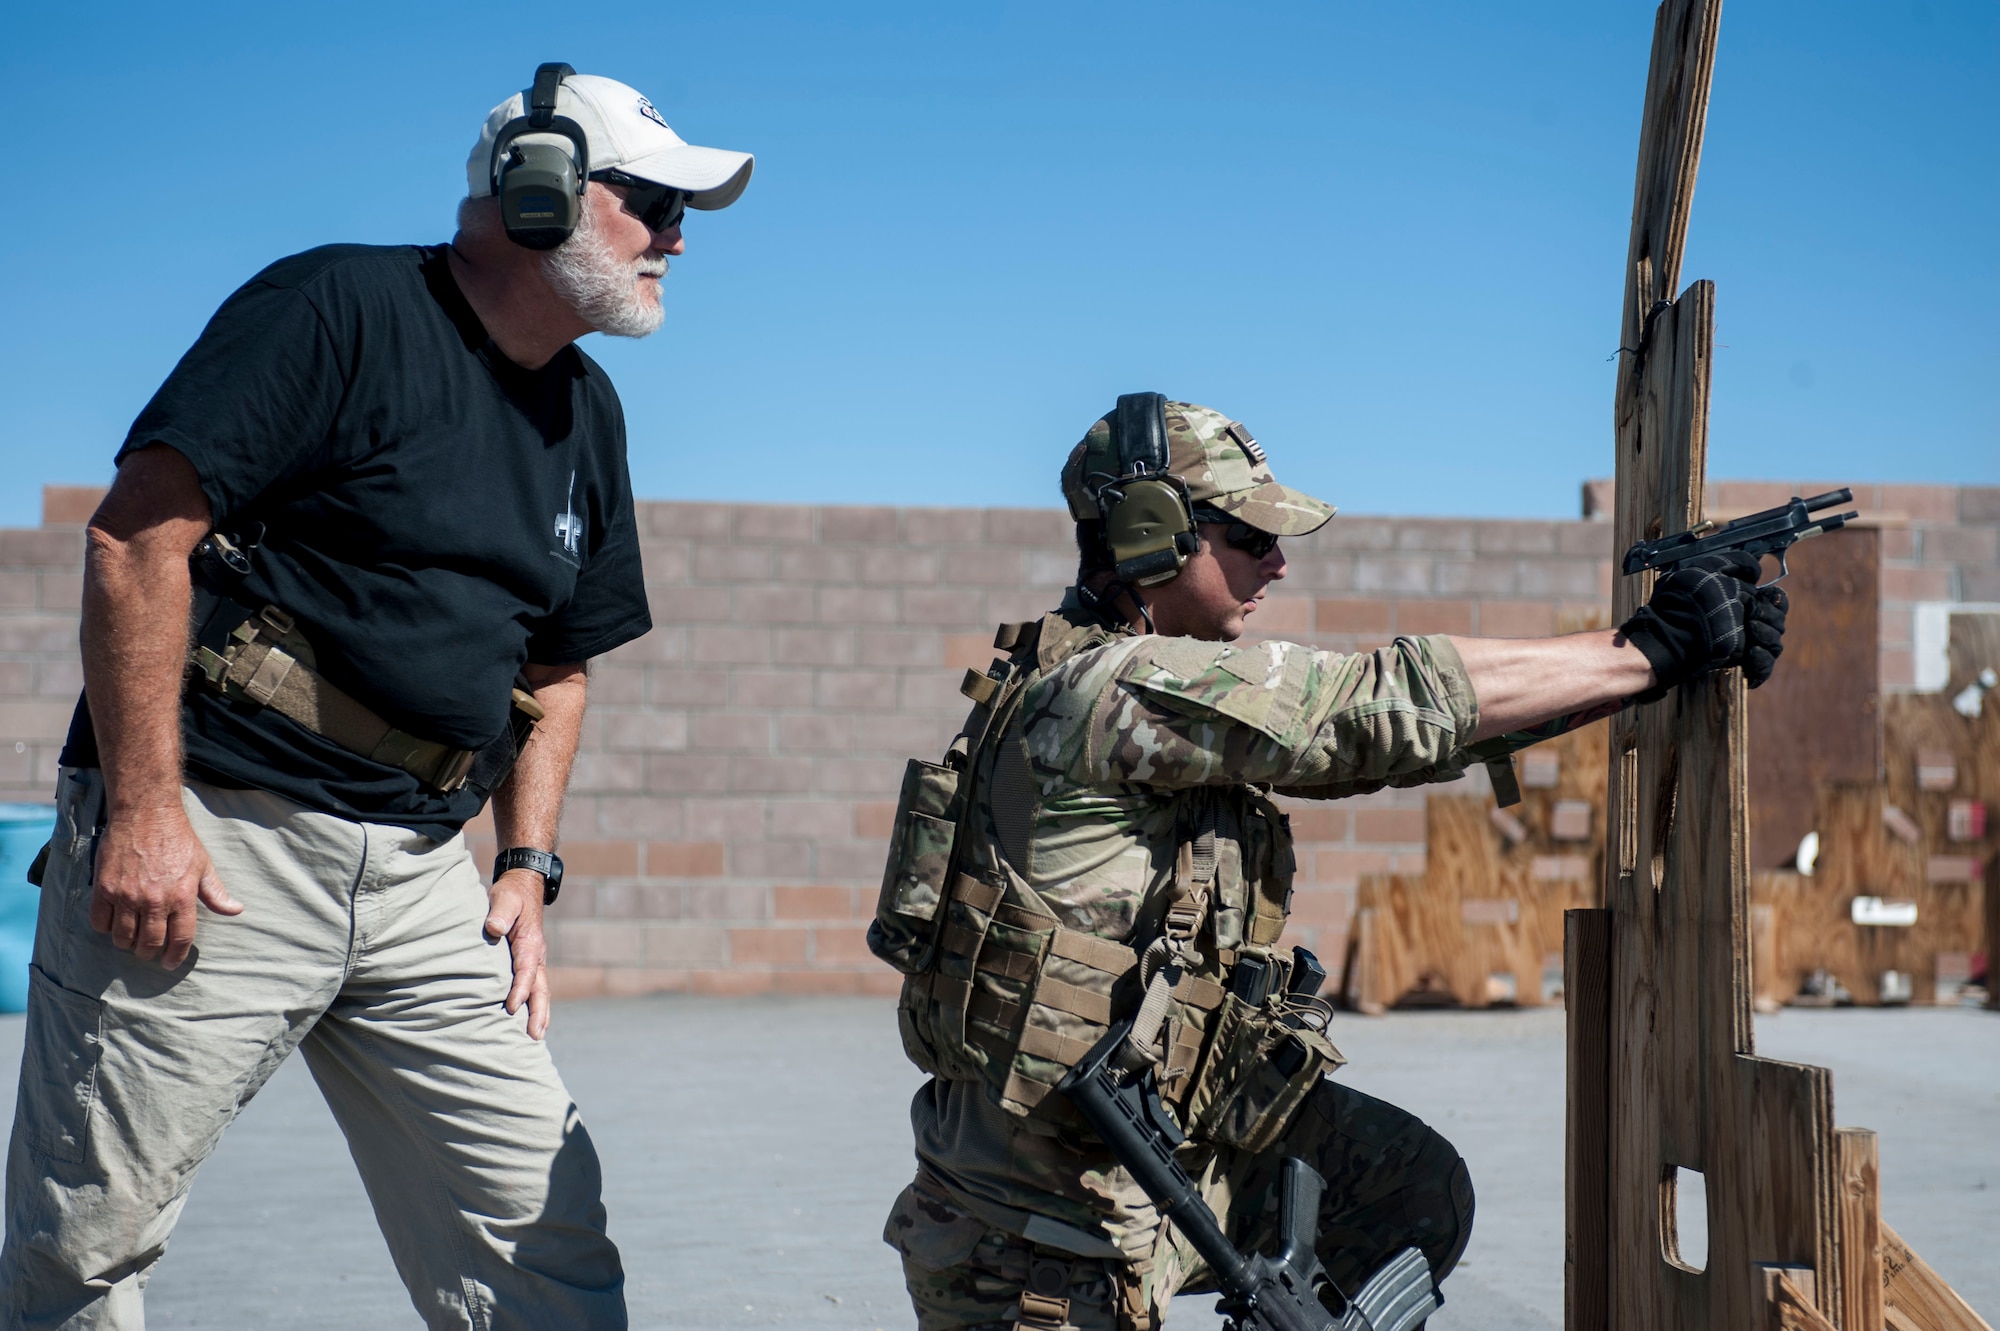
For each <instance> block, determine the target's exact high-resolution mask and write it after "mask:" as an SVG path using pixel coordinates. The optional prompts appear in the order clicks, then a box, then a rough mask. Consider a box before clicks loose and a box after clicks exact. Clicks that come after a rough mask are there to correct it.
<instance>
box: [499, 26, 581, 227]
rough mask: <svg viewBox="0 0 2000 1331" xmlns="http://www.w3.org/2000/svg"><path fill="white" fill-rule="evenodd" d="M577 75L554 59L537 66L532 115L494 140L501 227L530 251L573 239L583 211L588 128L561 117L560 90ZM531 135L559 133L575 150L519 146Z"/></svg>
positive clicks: (547, 145)
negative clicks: (572, 236)
mask: <svg viewBox="0 0 2000 1331" xmlns="http://www.w3.org/2000/svg"><path fill="white" fill-rule="evenodd" d="M574 73H576V71H575V70H573V69H571V68H570V67H569V66H568V65H565V64H561V63H558V62H553V61H552V62H550V63H548V64H545V65H543V66H541V67H540V68H538V69H537V70H536V71H535V82H534V86H533V87H531V88H529V89H528V91H527V102H528V114H526V115H524V116H517V117H515V118H514V119H512V120H510V121H508V122H507V124H506V125H505V126H504V127H503V128H502V129H501V131H500V133H499V134H498V135H496V136H495V137H494V139H493V156H492V158H491V159H490V161H489V163H488V167H487V174H488V177H489V178H490V179H491V181H492V191H493V194H494V195H495V196H496V197H498V198H499V200H500V225H501V226H503V227H505V228H506V230H507V239H509V240H511V241H513V242H514V243H515V244H516V245H523V246H526V247H527V248H528V249H531V250H552V249H554V248H555V247H556V246H558V245H560V244H562V243H563V242H564V241H565V240H568V239H569V237H570V233H571V232H573V231H575V230H576V224H577V221H578V220H579V218H580V217H581V216H582V213H583V192H584V190H585V189H587V188H588V187H589V184H590V141H589V140H588V139H586V138H585V137H584V133H583V126H581V125H579V124H577V123H576V122H575V121H574V120H571V119H570V118H569V117H568V116H559V115H557V114H556V90H557V89H558V88H560V87H561V86H562V81H563V80H564V79H566V78H568V77H569V76H570V75H572V74H574ZM529 134H560V135H561V136H562V137H564V138H566V139H568V140H569V142H570V148H571V151H569V152H564V151H563V150H562V149H561V148H559V147H557V146H556V145H555V144H552V143H516V142H514V140H516V139H518V138H521V137H523V136H524V135H529Z"/></svg>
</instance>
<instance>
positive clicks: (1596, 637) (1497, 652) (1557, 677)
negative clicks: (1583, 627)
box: [1451, 629, 1654, 741]
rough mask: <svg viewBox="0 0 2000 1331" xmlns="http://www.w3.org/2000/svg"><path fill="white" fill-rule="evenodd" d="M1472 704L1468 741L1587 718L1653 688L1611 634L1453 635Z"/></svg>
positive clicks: (1639, 658)
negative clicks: (1473, 721)
mask: <svg viewBox="0 0 2000 1331" xmlns="http://www.w3.org/2000/svg"><path fill="white" fill-rule="evenodd" d="M1451 643H1452V646H1454V647H1456V648H1457V649H1458V655H1459V659H1461V660H1462V661H1464V662H1465V675H1466V680H1467V682H1469V683H1470V684H1471V685H1472V692H1473V696H1474V697H1476V698H1478V700H1479V728H1478V729H1477V730H1475V731H1474V732H1473V735H1472V738H1473V740H1474V741H1479V740H1485V739H1492V738H1494V737H1495V736H1498V735H1505V734H1510V733H1512V732H1515V731H1521V730H1527V729H1530V728H1532V727H1535V726H1540V725H1542V724H1544V723H1545V722H1549V721H1553V720H1555V719H1556V718H1558V717H1563V716H1580V717H1587V718H1590V719H1595V717H1597V716H1600V715H1607V714H1608V713H1609V712H1612V711H1615V710H1617V708H1618V706H1619V705H1620V704H1622V703H1623V702H1624V701H1625V700H1626V699H1628V698H1630V697H1632V696H1634V695H1635V694H1640V693H1644V692H1645V691H1646V690H1647V689H1649V688H1651V687H1652V686H1653V684H1654V679H1653V667H1652V665H1651V664H1650V663H1649V662H1648V661H1647V660H1646V657H1645V655H1644V654H1643V653H1641V652H1640V651H1639V649H1638V648H1636V647H1634V646H1632V645H1631V643H1629V642H1627V641H1626V640H1625V638H1624V637H1623V636H1621V635H1620V634H1619V633H1618V632H1617V631H1616V630H1615V629H1603V630H1600V631H1598V632H1594V633H1572V634H1569V635H1567V636H1566V637H1561V638H1453V639H1452V640H1451Z"/></svg>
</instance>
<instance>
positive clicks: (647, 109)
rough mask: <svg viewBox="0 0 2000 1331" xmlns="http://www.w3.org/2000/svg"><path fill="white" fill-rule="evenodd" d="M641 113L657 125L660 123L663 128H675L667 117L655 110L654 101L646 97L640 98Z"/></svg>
mask: <svg viewBox="0 0 2000 1331" xmlns="http://www.w3.org/2000/svg"><path fill="white" fill-rule="evenodd" d="M639 114H640V115H642V116H644V117H646V119H648V120H650V121H652V122H653V123H654V124H655V125H658V126H659V127H660V128H661V129H664V130H671V129H673V126H672V125H669V124H668V123H667V118H666V117H665V116H663V115H661V114H660V113H659V112H658V111H656V110H654V109H653V104H652V102H650V101H648V100H647V99H646V98H644V97H641V98H640V99H639Z"/></svg>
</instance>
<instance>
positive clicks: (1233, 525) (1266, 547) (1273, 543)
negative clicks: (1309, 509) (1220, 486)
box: [1191, 505, 1278, 559]
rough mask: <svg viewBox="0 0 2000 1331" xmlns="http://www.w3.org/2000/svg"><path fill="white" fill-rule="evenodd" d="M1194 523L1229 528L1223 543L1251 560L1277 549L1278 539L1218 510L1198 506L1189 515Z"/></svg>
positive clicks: (1270, 533)
mask: <svg viewBox="0 0 2000 1331" xmlns="http://www.w3.org/2000/svg"><path fill="white" fill-rule="evenodd" d="M1191 516H1192V517H1193V518H1194V520H1195V521H1196V522H1213V523H1218V524H1221V525H1224V526H1227V527H1228V528H1229V530H1228V531H1226V532H1224V533H1223V534H1222V539H1223V542H1224V543H1225V544H1227V545H1230V546H1234V547H1235V548H1236V549H1238V550H1241V551H1243V552H1244V553H1245V554H1247V555H1249V556H1250V557H1251V558H1252V559H1262V558H1263V557H1264V556H1265V555H1268V554H1270V553H1271V551H1273V550H1275V549H1277V548H1278V537H1277V535H1276V533H1274V532H1268V531H1265V530H1263V529H1262V528H1259V527H1253V526H1251V525H1250V524H1249V523H1247V522H1244V521H1243V520H1242V519H1240V518H1233V517H1231V516H1230V515H1229V514H1227V513H1224V512H1223V511H1222V510H1221V509H1219V508H1209V507H1208V506H1206V505H1199V506H1197V507H1196V508H1195V510H1194V512H1193V514H1192V515H1191Z"/></svg>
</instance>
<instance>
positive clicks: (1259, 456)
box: [1225, 421, 1265, 467]
mask: <svg viewBox="0 0 2000 1331" xmlns="http://www.w3.org/2000/svg"><path fill="white" fill-rule="evenodd" d="M1225 433H1226V434H1228V436H1229V437H1230V438H1231V439H1234V440H1235V441H1236V442H1237V443H1238V444H1240V445H1241V446H1242V448H1243V452H1244V455H1245V456H1247V457H1248V458H1249V459H1250V463H1251V465H1252V466H1256V467H1261V466H1263V465H1264V460H1265V459H1264V450H1263V449H1261V448H1259V447H1257V441H1256V440H1255V439H1252V438H1251V437H1250V431H1248V430H1246V429H1244V428H1243V422H1241V421H1231V422H1229V429H1228V430H1227V431H1225Z"/></svg>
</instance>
